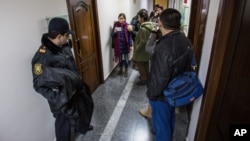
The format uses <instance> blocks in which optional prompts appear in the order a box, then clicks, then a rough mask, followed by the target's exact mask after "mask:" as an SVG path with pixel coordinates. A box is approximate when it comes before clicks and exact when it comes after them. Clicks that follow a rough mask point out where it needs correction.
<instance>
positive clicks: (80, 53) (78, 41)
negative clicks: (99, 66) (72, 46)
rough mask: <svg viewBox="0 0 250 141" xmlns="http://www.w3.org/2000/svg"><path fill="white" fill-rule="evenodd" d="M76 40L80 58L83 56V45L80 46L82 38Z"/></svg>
mask: <svg viewBox="0 0 250 141" xmlns="http://www.w3.org/2000/svg"><path fill="white" fill-rule="evenodd" d="M75 41H76V43H77V49H78V56H80V58H82V50H81V47H80V39H79V38H78V39H76V40H75Z"/></svg>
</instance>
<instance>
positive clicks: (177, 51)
mask: <svg viewBox="0 0 250 141" xmlns="http://www.w3.org/2000/svg"><path fill="white" fill-rule="evenodd" d="M180 20H181V14H180V12H179V11H177V10H175V9H171V8H169V9H165V10H163V11H162V13H161V15H160V20H159V23H158V25H159V30H160V31H161V33H162V37H161V38H160V39H159V41H158V42H157V43H156V46H155V49H154V53H153V54H152V57H151V68H150V73H149V81H148V85H147V92H146V94H147V97H148V99H149V103H150V105H151V107H152V125H153V130H154V132H155V134H156V141H171V140H172V136H173V132H174V125H175V108H174V107H172V106H170V104H169V103H168V102H166V101H165V100H164V95H163V90H164V88H165V87H166V86H167V85H168V83H169V82H170V81H171V79H173V78H174V77H175V76H177V75H178V74H180V73H181V72H183V71H187V70H190V68H191V61H192V54H188V55H186V56H185V57H183V58H181V61H180V62H182V63H180V64H178V65H174V60H176V59H177V58H179V57H180V56H181V55H183V54H184V53H185V52H187V51H188V47H190V46H191V45H190V42H188V38H187V37H186V36H185V35H184V33H182V32H181V31H180V26H181V23H180Z"/></svg>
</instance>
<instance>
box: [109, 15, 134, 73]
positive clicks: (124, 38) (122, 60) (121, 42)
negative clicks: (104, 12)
mask: <svg viewBox="0 0 250 141" xmlns="http://www.w3.org/2000/svg"><path fill="white" fill-rule="evenodd" d="M128 27H129V24H128V23H127V22H126V15H125V14H124V13H120V14H119V15H118V21H117V22H115V23H114V26H113V29H112V33H111V37H112V39H113V40H114V54H115V58H114V59H115V61H117V62H119V66H120V70H119V73H118V74H119V75H122V74H124V76H125V77H127V76H128V64H129V56H128V54H129V53H130V49H131V47H132V43H133V41H132V33H131V32H130V31H129V29H128ZM123 66H125V71H124V73H123Z"/></svg>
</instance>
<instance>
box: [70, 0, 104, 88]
mask: <svg viewBox="0 0 250 141" xmlns="http://www.w3.org/2000/svg"><path fill="white" fill-rule="evenodd" d="M71 1H74V0H67V1H66V2H67V9H68V15H69V21H70V26H71V28H72V29H73V30H74V29H76V28H75V24H76V23H75V22H74V19H73V11H72V10H71V9H70V2H71ZM83 1H84V0H83ZM91 1H92V2H93V3H92V6H93V15H94V16H93V18H94V21H93V23H94V25H93V26H94V29H95V30H94V31H93V32H94V35H95V38H96V46H97V47H96V51H97V60H98V69H99V71H98V72H99V74H97V75H99V78H100V80H99V81H100V82H101V83H104V74H103V60H102V50H101V37H100V28H99V19H98V17H99V16H98V7H97V0H91ZM72 40H73V42H72V43H73V50H74V53H75V55H77V54H78V52H77V49H76V48H74V47H77V46H78V45H77V39H76V36H75V35H73V36H72ZM75 59H76V64H77V66H78V68H80V64H79V60H78V57H75Z"/></svg>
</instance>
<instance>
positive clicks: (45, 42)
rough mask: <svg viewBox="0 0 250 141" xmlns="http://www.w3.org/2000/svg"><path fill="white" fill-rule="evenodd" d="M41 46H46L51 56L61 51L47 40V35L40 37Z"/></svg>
mask: <svg viewBox="0 0 250 141" xmlns="http://www.w3.org/2000/svg"><path fill="white" fill-rule="evenodd" d="M42 44H43V45H44V46H46V48H48V49H49V50H50V51H51V52H52V53H53V54H57V53H58V52H59V51H61V48H60V47H59V46H57V45H55V44H54V43H52V42H51V41H50V40H49V39H48V34H47V33H45V34H43V36H42Z"/></svg>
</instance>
